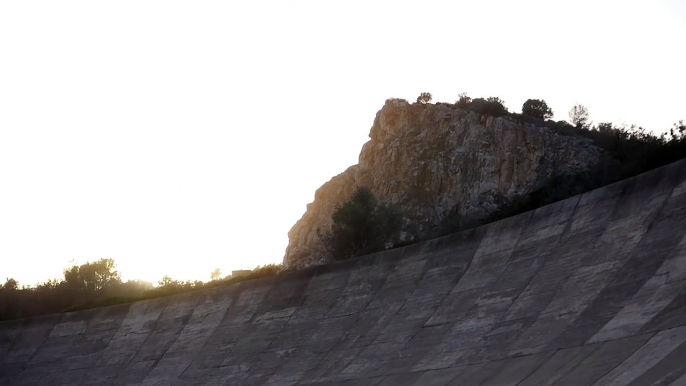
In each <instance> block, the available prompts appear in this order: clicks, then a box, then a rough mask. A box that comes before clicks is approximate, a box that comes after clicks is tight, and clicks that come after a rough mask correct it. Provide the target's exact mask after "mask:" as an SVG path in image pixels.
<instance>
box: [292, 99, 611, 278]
mask: <svg viewBox="0 0 686 386" xmlns="http://www.w3.org/2000/svg"><path fill="white" fill-rule="evenodd" d="M369 137H370V138H371V139H370V140H369V141H368V142H367V143H366V144H365V145H364V146H363V147H362V151H361V152H360V156H359V162H358V164H357V165H353V166H351V167H349V168H348V169H347V170H346V171H344V172H343V173H341V174H339V175H337V176H335V177H333V178H332V179H331V180H330V181H329V182H327V183H325V184H324V185H322V186H321V187H320V188H319V189H318V190H317V191H316V193H315V198H314V202H312V203H310V204H309V205H307V211H306V212H305V214H304V215H303V217H302V218H301V219H300V220H299V221H298V222H297V223H296V224H295V225H294V226H293V228H292V229H291V230H290V232H288V237H289V244H288V248H287V249H286V255H285V256H284V265H285V266H286V267H303V266H307V265H312V264H318V263H321V262H323V261H326V260H327V258H328V256H327V255H326V253H325V251H324V249H323V248H322V246H321V244H320V242H319V237H318V234H317V230H320V231H321V232H326V231H328V230H329V228H330V226H331V214H332V213H333V210H334V208H335V206H336V204H337V203H339V202H343V201H346V200H347V199H348V198H349V197H350V195H351V193H352V192H353V190H354V188H355V187H356V186H366V187H369V188H371V190H372V192H373V193H374V195H375V196H376V197H377V198H378V199H379V201H386V202H391V203H395V204H397V205H398V206H399V207H400V209H402V211H403V212H404V214H405V216H406V218H405V222H404V232H405V235H406V237H407V235H408V234H409V235H414V236H417V235H421V234H422V233H424V232H427V231H429V230H431V229H432V228H434V227H435V226H436V225H437V224H439V223H440V221H441V219H442V218H443V216H445V214H446V213H447V212H448V211H450V210H453V209H455V210H457V211H458V212H459V213H460V214H461V215H463V216H465V217H471V218H479V217H483V216H485V215H488V214H489V213H491V212H493V211H494V210H496V209H497V208H498V205H499V204H501V203H502V202H503V199H506V198H509V197H512V196H514V195H517V194H525V193H528V192H531V191H533V190H535V189H537V188H539V187H541V186H542V184H544V183H545V182H546V181H547V180H548V179H549V178H550V177H551V176H552V175H554V174H560V173H575V172H580V171H582V170H586V169H588V168H590V167H592V166H594V165H596V164H598V163H599V162H601V160H602V158H603V157H604V153H603V151H602V150H601V149H600V148H598V147H596V146H594V145H593V144H592V142H591V141H590V140H587V139H579V138H575V137H570V136H563V135H559V134H556V133H554V132H552V131H551V130H550V129H548V128H545V127H537V126H535V125H532V124H528V123H523V122H519V121H516V120H514V119H512V118H509V117H501V118H495V117H492V116H487V115H479V114H477V113H475V112H472V111H467V110H463V109H460V108H457V107H455V106H453V105H449V104H418V103H414V104H410V103H408V102H407V101H404V100H400V99H390V100H388V101H386V104H385V105H384V107H383V108H382V109H381V110H380V111H379V112H378V113H377V114H376V118H375V120H374V125H373V126H372V128H371V132H370V134H369Z"/></svg>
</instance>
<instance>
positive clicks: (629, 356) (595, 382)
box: [591, 332, 657, 386]
mask: <svg viewBox="0 0 686 386" xmlns="http://www.w3.org/2000/svg"><path fill="white" fill-rule="evenodd" d="M655 335H657V332H656V333H654V334H652V336H651V337H650V338H648V339H646V341H645V342H644V343H643V344H642V345H641V346H640V347H638V348H637V349H636V350H634V351H632V352H631V354H629V355H628V356H627V357H626V358H624V360H623V361H621V362H619V363H618V364H617V365H616V366H615V367H613V368H612V369H610V370H609V371H607V372H606V373H605V374H603V375H602V376H601V377H600V378H598V379H596V380H595V381H594V382H593V383H592V384H591V386H593V385H596V384H598V381H600V380H601V379H603V378H604V377H605V376H606V375H607V374H610V373H611V372H613V371H614V370H615V369H616V368H618V367H619V366H621V365H622V363H624V362H626V361H627V360H629V358H631V357H632V356H633V355H634V354H636V353H637V352H638V351H639V350H641V349H642V348H643V347H644V346H645V345H647V344H648V342H650V340H651V339H653V338H654V337H655ZM634 336H636V335H634ZM601 346H602V345H601Z"/></svg>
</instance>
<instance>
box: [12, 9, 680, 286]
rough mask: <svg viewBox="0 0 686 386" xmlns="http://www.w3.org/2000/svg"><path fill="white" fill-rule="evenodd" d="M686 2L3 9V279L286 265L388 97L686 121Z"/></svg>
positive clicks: (657, 126)
mask: <svg viewBox="0 0 686 386" xmlns="http://www.w3.org/2000/svg"><path fill="white" fill-rule="evenodd" d="M684 42H686V2H685V1H683V0H671V1H665V0H663V1H654V0H646V1H627V0H621V1H598V0H592V1H579V0H574V1H546V0H543V1H498V2H496V1H471V0H470V1H445V2H438V1H422V2H418V1H412V2H401V1H397V0H395V1H384V2H382V1H374V2H371V1H359V2H357V1H350V0H346V1H338V2H334V1H308V2H302V1H288V2H284V1H272V2H267V1H260V2H250V1H226V0H223V1H169V0H164V1H142V0H134V1H122V0H116V1H92V0H87V1H79V2H76V1H59V2H56V1H23V0H22V1H3V2H2V3H0V281H4V279H5V277H14V278H16V279H17V280H19V282H20V283H23V284H35V283H36V282H37V281H43V280H46V279H49V278H54V277H60V276H61V273H62V269H63V268H65V267H66V266H67V265H68V264H69V261H70V260H75V261H76V262H77V263H84V262H86V261H89V260H96V259H99V258H103V257H111V258H114V259H115V260H116V261H117V262H118V268H119V270H120V271H121V272H122V273H123V274H124V277H125V278H128V279H135V278H140V279H144V280H149V281H154V282H156V281H157V280H159V279H160V278H161V277H162V276H163V275H165V274H168V275H170V276H172V277H173V278H175V279H182V280H185V279H201V280H208V279H209V275H210V272H211V271H212V270H213V269H214V268H217V267H219V268H221V270H222V271H223V272H224V273H228V272H229V271H230V270H232V269H249V268H253V267H254V266H256V265H258V264H265V263H273V262H280V261H281V259H282V257H283V253H284V250H285V248H286V245H287V242H288V238H287V232H288V230H289V229H290V228H291V226H292V225H293V224H294V223H295V222H296V221H297V220H298V219H299V218H300V216H301V215H302V214H303V212H304V211H305V205H306V204H307V203H308V202H310V201H312V199H313V198H314V191H315V190H316V189H317V188H318V187H319V186H320V185H321V184H323V183H324V182H326V181H327V180H328V179H329V178H331V177H332V176H334V175H336V174H338V173H340V172H341V171H343V170H344V169H345V168H346V167H347V166H349V165H351V164H354V163H356V162H357V156H358V154H359V150H360V147H361V145H362V144H363V143H364V142H365V141H367V135H368V133H369V128H370V127H371V125H372V122H373V119H374V115H375V113H376V111H377V110H378V109H379V108H380V107H381V106H382V105H383V103H384V101H385V100H386V99H387V98H389V97H400V98H406V99H409V100H414V99H415V98H416V96H417V95H418V94H419V93H420V92H422V91H429V92H431V93H432V94H433V95H434V100H435V101H445V102H453V101H455V99H457V95H458V94H459V93H461V92H463V91H467V92H468V93H469V94H470V95H471V96H472V97H487V96H498V97H500V98H502V99H504V100H505V102H506V106H507V107H508V108H509V109H510V110H513V111H517V112H519V111H520V109H521V105H522V103H523V102H524V101H525V100H526V99H528V98H539V99H540V98H543V99H545V100H546V101H547V102H548V104H549V105H550V106H551V107H552V108H553V110H554V111H555V113H556V115H555V119H558V120H559V119H566V118H567V111H568V110H569V109H570V108H571V107H572V105H573V104H574V103H575V102H580V103H583V104H585V105H586V106H588V108H589V110H590V112H591V116H592V119H593V120H594V121H595V122H601V121H612V122H615V123H622V122H626V123H636V124H639V125H643V126H645V127H648V128H650V129H653V130H656V131H662V130H663V129H665V128H668V127H670V126H671V125H672V123H674V122H676V121H677V120H679V119H686V95H685V94H684V93H685V90H686V70H685V69H684V63H686V43H684Z"/></svg>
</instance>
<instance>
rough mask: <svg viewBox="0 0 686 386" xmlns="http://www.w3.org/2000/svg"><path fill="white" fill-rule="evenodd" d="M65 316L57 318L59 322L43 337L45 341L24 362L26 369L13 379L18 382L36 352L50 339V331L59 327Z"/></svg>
mask: <svg viewBox="0 0 686 386" xmlns="http://www.w3.org/2000/svg"><path fill="white" fill-rule="evenodd" d="M66 315H67V314H64V315H62V316H61V317H60V318H59V320H58V321H57V322H55V324H54V325H53V326H52V328H51V329H50V332H49V333H48V334H47V335H46V336H45V339H43V341H42V342H41V344H40V345H38V347H36V350H34V352H32V353H31V355H30V356H29V359H27V360H26V367H24V369H23V370H21V372H20V373H19V374H17V376H16V378H15V379H16V380H19V379H20V378H21V376H22V375H24V372H26V369H28V368H29V365H30V364H31V362H33V359H34V358H35V357H36V355H38V352H39V351H40V350H41V349H42V348H43V346H44V345H45V343H46V342H47V341H48V340H49V339H50V335H51V334H52V331H53V330H54V329H55V327H56V326H57V325H59V324H60V323H61V322H62V319H64V318H65V317H66Z"/></svg>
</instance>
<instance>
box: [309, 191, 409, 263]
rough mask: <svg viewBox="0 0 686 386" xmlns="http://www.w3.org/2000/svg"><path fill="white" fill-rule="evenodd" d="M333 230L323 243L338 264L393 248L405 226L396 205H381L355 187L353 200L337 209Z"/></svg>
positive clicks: (370, 194)
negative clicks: (345, 260) (339, 261)
mask: <svg viewBox="0 0 686 386" xmlns="http://www.w3.org/2000/svg"><path fill="white" fill-rule="evenodd" d="M331 220H332V223H333V224H332V226H331V229H330V230H329V231H328V232H326V233H325V234H323V235H322V234H320V239H321V241H322V243H323V244H324V246H325V248H326V249H327V251H328V252H329V254H330V255H331V257H333V258H334V259H336V260H343V259H347V258H350V257H353V256H359V255H364V254H367V253H373V252H377V251H380V250H383V249H386V248H387V247H389V246H391V245H392V243H393V241H394V240H396V239H397V236H398V232H400V228H401V225H402V214H401V213H400V211H399V210H398V208H396V207H395V206H393V205H389V204H386V203H380V202H378V201H377V200H376V198H375V197H374V195H373V194H372V192H371V190H369V189H368V188H365V187H356V188H355V191H354V192H353V194H352V196H351V197H350V198H349V199H348V200H347V201H345V202H343V203H339V204H337V205H336V208H335V209H334V211H333V214H332V215H331Z"/></svg>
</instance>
